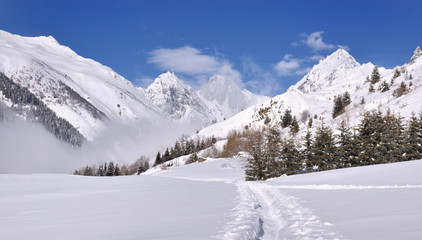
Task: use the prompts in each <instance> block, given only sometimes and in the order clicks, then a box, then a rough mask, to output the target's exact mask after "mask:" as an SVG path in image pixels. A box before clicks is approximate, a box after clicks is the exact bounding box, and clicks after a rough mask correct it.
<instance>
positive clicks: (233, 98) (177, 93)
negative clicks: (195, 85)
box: [141, 72, 269, 127]
mask: <svg viewBox="0 0 422 240" xmlns="http://www.w3.org/2000/svg"><path fill="white" fill-rule="evenodd" d="M141 91H142V92H143V93H144V94H145V96H146V97H147V98H148V99H149V100H150V101H151V102H152V103H153V104H154V105H155V106H156V107H158V108H159V109H160V110H161V111H162V112H163V113H164V114H165V115H166V116H167V117H169V118H171V119H174V120H177V121H185V122H186V121H194V122H201V125H202V127H204V126H208V125H209V124H210V123H212V122H219V121H222V120H224V119H226V118H229V117H231V116H233V115H234V114H236V113H238V112H240V111H242V110H244V109H246V108H248V107H250V106H252V105H256V104H260V103H262V102H264V101H265V100H267V99H269V98H268V97H266V96H259V95H255V94H253V93H251V92H249V91H248V90H246V89H243V90H242V89H240V87H239V86H238V85H237V84H236V83H235V82H234V81H233V80H232V79H231V78H229V77H227V76H223V75H214V76H212V77H210V80H209V82H208V83H206V84H205V85H204V86H203V87H202V88H201V89H200V90H199V91H194V90H193V89H192V88H191V87H190V86H189V85H187V84H186V83H184V82H183V81H182V80H180V79H179V78H178V77H177V76H176V75H175V74H174V73H170V72H167V73H163V74H161V75H160V76H159V77H158V78H156V79H155V81H154V82H153V83H152V84H151V85H150V86H148V87H147V88H146V89H141Z"/></svg>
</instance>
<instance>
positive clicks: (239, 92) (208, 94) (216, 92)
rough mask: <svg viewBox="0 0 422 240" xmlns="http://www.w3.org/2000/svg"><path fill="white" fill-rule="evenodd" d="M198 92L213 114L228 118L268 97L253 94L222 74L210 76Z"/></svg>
mask: <svg viewBox="0 0 422 240" xmlns="http://www.w3.org/2000/svg"><path fill="white" fill-rule="evenodd" d="M198 94H199V96H200V97H201V99H202V100H203V101H204V102H205V103H206V104H207V106H208V107H209V109H211V111H212V112H213V113H214V115H215V116H217V117H218V116H223V117H224V118H229V117H231V116H233V115H235V114H236V113H238V112H240V111H242V110H244V109H246V108H248V107H250V106H253V105H256V104H261V103H263V102H264V101H266V100H268V99H269V97H266V96H260V95H255V94H253V93H251V92H249V91H248V90H246V89H241V88H240V87H239V86H238V85H237V84H236V83H235V81H234V80H233V79H231V78H230V77H228V76H224V75H214V76H212V77H210V79H209V81H208V83H207V84H205V85H204V86H203V87H202V88H201V89H200V90H199V91H198ZM217 119H218V120H222V119H220V118H217Z"/></svg>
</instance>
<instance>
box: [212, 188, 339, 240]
mask: <svg viewBox="0 0 422 240" xmlns="http://www.w3.org/2000/svg"><path fill="white" fill-rule="evenodd" d="M236 184H237V187H238V192H239V196H238V199H237V201H239V204H238V205H237V206H236V207H235V208H234V209H232V211H231V212H230V213H229V214H228V218H229V219H231V221H229V222H228V223H227V224H226V226H225V227H224V229H223V231H222V232H221V233H220V235H218V236H217V239H228V240H230V239H250V240H258V239H259V240H267V239H268V240H278V239H301V240H302V239H303V240H305V239H340V238H341V237H340V236H339V235H338V234H337V233H335V232H334V231H332V230H331V229H330V227H331V226H332V224H330V223H326V222H322V221H320V219H319V218H318V217H317V216H315V215H314V214H313V213H312V211H311V210H310V209H308V208H305V207H303V206H302V205H301V204H300V200H299V199H297V198H295V197H293V196H290V195H288V194H286V193H284V192H282V190H281V189H278V188H275V187H273V186H271V185H268V184H265V183H254V182H237V183H236Z"/></svg>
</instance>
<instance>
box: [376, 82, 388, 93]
mask: <svg viewBox="0 0 422 240" xmlns="http://www.w3.org/2000/svg"><path fill="white" fill-rule="evenodd" d="M378 90H379V91H381V92H386V91H388V90H390V85H388V83H387V82H386V81H383V82H382V83H381V85H380V86H379V88H378Z"/></svg>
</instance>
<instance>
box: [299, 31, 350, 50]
mask: <svg viewBox="0 0 422 240" xmlns="http://www.w3.org/2000/svg"><path fill="white" fill-rule="evenodd" d="M322 34H324V31H319V32H313V33H311V34H306V33H302V34H299V36H300V37H301V38H302V39H301V40H300V42H293V43H292V44H291V45H292V46H299V45H302V44H304V45H306V46H308V47H309V48H310V49H312V51H313V52H319V51H322V50H333V49H336V48H343V49H346V50H349V49H350V48H349V47H348V46H346V45H338V44H331V43H326V42H324V40H323V38H322Z"/></svg>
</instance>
